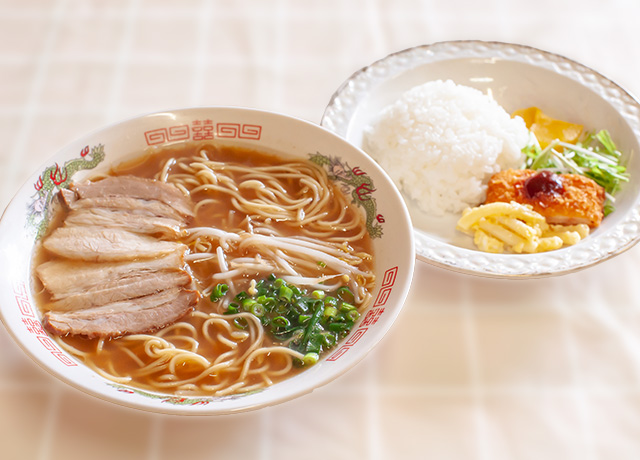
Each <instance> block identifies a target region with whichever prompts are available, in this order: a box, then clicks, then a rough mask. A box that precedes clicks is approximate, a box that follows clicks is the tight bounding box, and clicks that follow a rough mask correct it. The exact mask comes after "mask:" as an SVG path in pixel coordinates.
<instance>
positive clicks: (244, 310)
mask: <svg viewBox="0 0 640 460" xmlns="http://www.w3.org/2000/svg"><path fill="white" fill-rule="evenodd" d="M110 176H115V177H123V178H125V177H139V178H148V179H155V180H156V181H159V182H162V183H166V184H173V186H175V187H177V188H178V189H179V190H180V191H182V192H183V194H184V195H185V196H187V197H189V198H190V200H191V202H192V204H193V217H192V218H191V219H190V220H189V222H188V224H187V225H186V227H185V228H184V229H181V230H180V232H179V234H178V236H176V237H175V238H174V239H175V240H176V244H177V245H180V247H186V251H185V253H184V262H185V266H184V267H183V268H184V270H185V271H186V272H188V275H190V277H191V279H192V283H193V288H194V292H195V291H197V294H198V297H199V298H200V300H198V301H197V304H195V308H193V310H192V311H190V312H188V313H186V314H184V315H183V316H181V317H180V318H179V319H178V320H177V321H175V322H173V323H172V324H170V325H166V327H158V328H157V329H158V330H156V331H154V332H151V333H146V332H145V333H130V334H126V335H122V336H119V337H113V338H110V337H95V338H87V337H86V336H83V334H81V333H75V334H74V333H71V334H69V333H62V334H61V335H60V337H58V341H59V342H60V344H61V346H62V347H63V348H64V349H65V350H67V351H68V352H69V353H71V354H72V355H73V356H75V357H77V358H78V359H79V360H81V361H83V362H84V363H85V364H86V365H87V366H89V367H90V368H92V369H94V370H95V371H96V372H97V373H99V374H100V375H102V376H104V377H106V378H107V379H110V380H112V381H114V382H117V383H122V384H127V385H131V386H134V387H138V388H141V389H146V390H153V391H161V392H166V393H171V394H189V395H216V396H222V395H227V394H232V393H240V392H248V391H253V390H258V389H261V388H264V387H267V386H269V385H272V384H273V383H276V382H278V381H280V380H282V379H285V378H287V377H290V376H292V375H294V374H295V373H297V372H299V371H300V370H302V369H304V368H306V367H308V366H309V365H312V364H313V363H315V362H316V361H317V359H318V357H319V356H320V355H321V354H323V353H326V352H327V351H328V350H330V349H331V348H333V347H334V346H335V345H336V343H337V341H339V340H340V339H341V338H343V337H344V336H345V335H346V334H347V333H348V330H349V329H350V327H352V326H353V324H354V322H355V321H356V320H357V318H358V316H359V314H360V313H362V311H363V310H364V309H366V307H367V305H368V304H369V303H370V300H371V294H370V292H371V291H372V289H373V286H374V282H375V277H374V275H373V257H372V244H371V241H370V236H369V234H368V232H367V227H366V225H365V222H364V216H363V215H362V213H361V212H360V211H359V210H358V208H357V207H356V206H355V205H353V204H352V203H351V199H350V198H349V197H347V196H345V195H344V194H343V193H342V191H341V190H339V189H338V187H337V186H336V185H335V184H334V183H333V182H332V181H331V180H329V178H328V176H327V174H326V173H325V172H324V170H323V169H322V168H320V167H319V166H317V165H316V164H314V163H312V162H310V161H305V160H298V159H295V160H290V159H286V158H282V157H279V156H276V155H272V154H268V153H265V152H258V151H253V150H248V149H243V148H237V147H223V146H218V145H214V144H197V143H189V144H180V145H176V146H170V147H164V148H162V149H155V150H153V151H151V152H149V153H147V154H145V155H142V156H140V157H139V158H136V159H135V160H133V161H131V162H128V163H125V164H121V165H119V166H117V167H116V168H115V169H113V170H112V171H111V172H110ZM100 179H101V178H95V180H96V181H99V180H100ZM98 183H99V182H98ZM72 212H73V211H72ZM74 216H75V214H74ZM136 218H138V219H141V218H140V217H139V216H138V217H136ZM69 220H71V218H70V214H69V210H66V209H63V210H61V211H60V212H59V214H58V215H57V216H56V219H54V220H53V221H52V224H51V227H50V228H49V229H48V231H47V235H48V236H51V235H53V234H54V233H55V232H56V231H60V228H62V227H64V226H65V225H68V221H69ZM76 220H77V217H76ZM92 225H95V224H92ZM140 225H142V223H141V224H140ZM90 229H91V231H96V230H95V227H90ZM157 238H158V240H159V241H160V243H163V244H165V243H167V241H165V240H167V239H171V238H168V237H167V236H166V235H164V234H163V235H160V236H158V237H157ZM44 241H45V245H44V248H41V249H40V250H39V251H38V253H37V255H36V259H35V264H34V265H35V267H36V272H37V273H39V272H38V269H39V268H38V267H40V268H42V267H43V266H45V264H47V263H51V262H60V260H59V259H61V256H60V255H59V254H56V253H55V252H52V251H51V250H48V249H47V245H46V242H47V236H45V238H44ZM145 257H146V256H141V259H142V261H140V260H136V261H135V262H133V263H135V264H138V263H142V264H145V263H147V262H146V261H148V260H149V259H148V258H145ZM157 260H158V258H156V259H155V261H156V263H157ZM84 263H85V262H78V264H80V265H82V264H84ZM98 263H100V264H103V265H102V266H104V264H107V265H108V266H109V267H110V266H111V265H109V264H113V262H109V261H107V262H98ZM74 264H76V262H74ZM89 264H94V262H90V263H89ZM189 292H191V291H189ZM85 294H86V293H85ZM145 298H146V297H145ZM38 303H39V305H40V306H41V308H42V310H43V311H44V312H45V315H47V313H46V312H47V311H48V310H51V309H52V308H53V306H55V305H58V303H59V301H54V299H52V295H51V292H50V291H49V290H47V289H44V288H43V289H41V292H40V293H39V294H38ZM163 326H165V325H164V324H163ZM85 335H87V334H85ZM88 335H90V336H91V334H88Z"/></svg>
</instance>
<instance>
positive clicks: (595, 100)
mask: <svg viewBox="0 0 640 460" xmlns="http://www.w3.org/2000/svg"><path fill="white" fill-rule="evenodd" d="M447 79H449V80H453V81H454V82H455V83H458V84H462V85H466V86H471V87H474V88H477V89H479V90H481V91H482V92H484V93H485V94H487V95H489V96H491V97H493V98H494V99H495V100H496V101H497V102H498V103H500V104H501V105H502V106H503V107H504V108H505V110H507V112H512V111H513V110H515V109H518V108H523V107H529V106H537V107H540V108H542V110H543V111H545V112H547V113H548V114H550V115H551V116H553V117H555V118H560V119H563V120H568V121H573V122H576V123H581V124H583V125H584V126H585V129H589V130H592V129H603V128H605V129H608V130H609V132H610V133H611V135H612V137H613V139H614V141H615V142H616V144H617V147H618V149H619V150H620V151H621V152H623V159H624V162H626V165H627V168H628V172H629V173H630V176H631V180H630V182H629V183H627V184H625V186H624V188H623V189H622V190H621V191H620V192H619V193H618V194H617V195H616V203H615V206H616V211H615V212H613V213H612V214H610V215H609V216H608V217H607V218H606V219H605V220H604V221H603V223H602V225H601V226H600V227H599V228H597V229H596V230H594V231H593V232H592V234H591V235H590V236H589V237H588V238H586V239H584V240H583V241H581V242H580V243H579V244H577V245H575V246H570V247H566V248H562V249H560V250H557V251H551V252H547V253H543V254H489V253H484V252H480V251H478V250H476V249H474V246H473V243H472V241H471V239H470V237H467V236H466V235H463V234H461V233H460V232H457V231H456V230H455V223H456V221H457V219H458V217H459V216H458V215H453V214H451V215H449V216H445V217H444V218H438V219H434V218H432V217H430V216H428V215H425V213H423V212H421V211H419V210H418V209H417V207H416V206H415V205H413V204H412V203H411V202H410V200H408V199H407V198H406V196H405V201H406V202H407V205H408V207H409V210H410V213H411V217H412V221H413V225H414V234H415V240H416V254H417V257H418V259H420V260H423V261H426V262H428V263H430V264H433V265H436V266H440V267H444V268H447V269H451V270H454V271H458V272H462V273H469V274H475V275H481V276H488V277H496V278H537V277H545V276H554V275H559V274H565V273H570V272H574V271H577V270H580V269H583V268H586V267H589V266H592V265H594V264H597V263H599V262H602V261H604V260H606V259H609V258H611V257H613V256H615V255H617V254H619V253H621V252H622V251H624V250H626V249H629V248H630V247H631V246H633V245H634V244H635V243H636V242H637V241H638V239H639V238H640V203H639V201H638V196H639V187H640V181H638V180H637V178H638V177H639V174H640V164H638V158H637V156H638V151H639V150H640V104H639V103H638V101H637V100H636V99H635V98H634V97H633V96H631V95H630V94H629V93H628V92H626V91H625V90H624V89H622V88H621V87H620V86H618V85H617V84H615V83H614V82H612V81H611V80H609V79H607V78H605V77H604V76H602V75H601V74H599V73H597V72H595V71H594V70H592V69H590V68H588V67H585V66H584V65H582V64H579V63H577V62H574V61H572V60H570V59H567V58H565V57H562V56H559V55H556V54H553V53H549V52H546V51H541V50H538V49H535V48H531V47H528V46H522V45H515V44H507V43H497V42H481V41H453V42H440V43H435V44H432V45H425V46H419V47H416V48H410V49H407V50H404V51H400V52H397V53H394V54H391V55H389V56H387V57H385V58H384V59H381V60H380V61H377V62H375V63H373V64H372V65H370V66H368V67H365V68H363V69H361V70H359V71H358V72H356V73H355V74H353V75H352V76H351V77H350V78H349V79H348V80H347V81H346V82H345V83H343V84H342V86H341V87H340V88H339V89H338V90H337V91H336V92H335V94H334V95H333V97H332V98H331V101H330V103H329V105H328V106H327V108H326V110H325V112H324V115H323V117H322V122H321V124H322V126H324V127H325V128H328V129H329V130H331V131H334V132H335V133H336V134H338V135H340V136H342V137H344V138H345V139H346V140H347V141H349V142H350V143H352V144H354V145H355V146H357V147H360V148H363V136H362V135H363V130H364V129H365V128H366V127H367V126H368V125H370V124H371V122H372V121H373V120H374V118H375V117H376V116H377V114H378V113H379V112H380V110H382V109H383V108H384V107H386V106H387V105H389V104H391V103H393V102H394V101H395V100H396V99H397V98H399V97H400V95H401V94H402V93H403V92H405V91H407V90H408V89H410V88H412V87H414V86H416V85H419V84H421V83H424V82H426V81H430V80H447Z"/></svg>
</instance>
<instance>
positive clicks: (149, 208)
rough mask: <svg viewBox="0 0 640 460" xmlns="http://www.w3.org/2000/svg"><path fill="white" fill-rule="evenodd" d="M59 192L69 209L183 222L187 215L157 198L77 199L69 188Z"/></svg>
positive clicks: (110, 197) (104, 197)
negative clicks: (119, 211) (102, 210)
mask: <svg viewBox="0 0 640 460" xmlns="http://www.w3.org/2000/svg"><path fill="white" fill-rule="evenodd" d="M60 192H61V194H62V196H63V197H64V198H63V201H64V203H65V204H66V205H67V208H68V209H71V210H74V209H86V208H104V209H112V210H121V211H128V212H131V213H134V214H141V215H144V216H156V217H167V218H169V219H176V220H179V221H183V222H185V223H186V222H187V220H188V217H186V216H183V215H182V214H180V213H179V212H178V211H176V210H175V209H173V208H172V207H171V206H169V205H168V204H164V203H162V202H161V201H158V200H143V199H142V198H131V197H128V196H99V197H95V198H83V199H78V198H77V195H76V194H75V192H71V191H70V190H61V191H60ZM64 192H69V193H70V194H71V195H73V196H74V197H76V198H75V199H74V198H73V197H71V196H69V193H64Z"/></svg>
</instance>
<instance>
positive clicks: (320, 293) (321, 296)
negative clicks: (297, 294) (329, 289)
mask: <svg viewBox="0 0 640 460" xmlns="http://www.w3.org/2000/svg"><path fill="white" fill-rule="evenodd" d="M326 295H327V294H325V292H324V291H321V290H319V289H317V290H315V291H313V292H312V293H311V297H313V298H314V299H318V300H322V299H324V298H325V296H326Z"/></svg>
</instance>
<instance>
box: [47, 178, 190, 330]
mask: <svg viewBox="0 0 640 460" xmlns="http://www.w3.org/2000/svg"><path fill="white" fill-rule="evenodd" d="M60 196H61V201H62V202H63V203H65V204H66V206H67V208H68V210H69V213H68V214H67V215H66V217H65V221H64V222H63V224H62V226H61V227H58V228H57V229H55V230H54V231H53V232H51V234H50V235H49V236H47V237H46V238H45V239H44V241H43V243H42V244H43V247H44V248H45V249H46V250H47V251H49V252H51V253H53V254H55V255H56V256H57V257H58V259H56V260H53V261H50V262H47V263H44V264H42V265H41V266H40V267H38V268H37V269H36V274H37V275H38V277H39V278H40V279H41V281H42V283H43V285H44V287H45V289H47V290H48V291H49V293H50V294H51V302H50V303H49V304H48V306H47V307H48V308H49V311H47V312H46V313H45V315H44V324H45V327H46V328H47V330H49V331H50V332H51V333H53V334H57V335H67V334H72V335H82V336H86V337H119V336H121V335H125V334H130V333H144V332H151V331H155V330H157V329H160V328H163V327H165V326H167V325H169V324H171V323H173V322H174V321H176V320H177V319H178V318H179V317H181V316H182V315H184V314H185V313H186V312H188V311H189V310H191V309H192V308H193V307H194V305H195V304H196V303H197V301H198V299H199V297H200V295H199V293H198V292H197V291H195V290H193V280H192V278H191V276H190V274H189V273H188V272H187V271H186V270H185V269H184V267H185V265H184V254H185V252H186V250H187V247H186V245H184V244H182V243H180V242H178V241H176V239H177V237H178V236H179V235H180V232H181V230H182V229H183V227H184V226H185V225H186V221H187V220H189V219H190V218H191V217H193V207H192V204H191V202H190V200H189V199H188V198H187V197H185V196H184V195H183V194H182V192H180V190H179V189H177V188H176V187H174V186H172V185H168V184H164V183H161V182H158V181H153V180H150V179H140V178H135V177H111V178H107V179H103V180H100V181H98V182H88V183H84V184H80V185H77V186H74V187H73V191H64V192H61V195H60ZM137 205H140V207H139V208H136V206H137Z"/></svg>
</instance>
